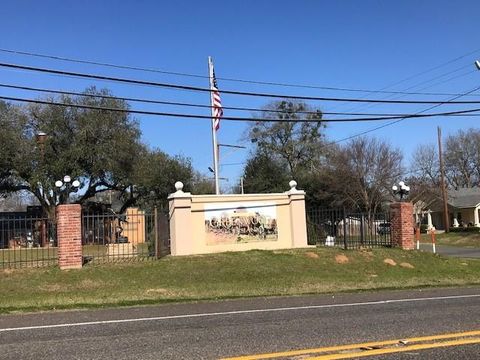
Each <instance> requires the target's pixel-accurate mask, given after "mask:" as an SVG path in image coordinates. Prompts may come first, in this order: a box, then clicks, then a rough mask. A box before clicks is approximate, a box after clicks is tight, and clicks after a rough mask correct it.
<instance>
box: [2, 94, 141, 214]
mask: <svg viewBox="0 0 480 360" xmlns="http://www.w3.org/2000/svg"><path fill="white" fill-rule="evenodd" d="M85 93H88V94H90V95H93V96H61V97H60V98H58V99H53V98H52V99H51V100H56V101H60V102H63V103H65V104H79V105H89V106H96V107H110V108H119V109H124V110H128V105H127V104H126V103H125V102H124V101H122V100H119V99H115V98H101V97H97V96H95V95H110V93H109V91H108V90H97V89H95V88H94V87H93V88H89V89H87V90H86V91H85ZM1 110H2V116H0V118H2V124H3V123H5V122H6V123H8V124H11V128H12V130H11V133H12V134H13V138H12V139H11V140H10V143H13V146H14V147H13V149H15V152H16V153H15V154H13V155H12V156H9V157H7V164H2V165H0V166H1V168H2V172H1V174H0V175H1V180H0V184H1V188H0V190H1V191H2V192H14V191H20V190H24V191H27V192H30V193H32V194H33V195H34V196H35V197H36V198H37V199H38V201H39V202H40V204H41V205H42V207H43V208H44V209H45V210H46V212H47V213H48V214H49V215H50V216H52V217H53V216H54V207H55V204H56V203H57V199H58V197H57V195H58V194H57V193H56V189H55V186H54V184H55V181H56V180H59V179H62V178H63V176H64V175H70V176H71V177H72V178H76V179H79V180H80V182H81V192H80V193H81V195H80V196H78V198H77V201H78V202H80V203H81V202H83V201H85V200H86V199H88V198H90V197H92V196H93V195H94V194H96V193H98V192H102V191H105V190H108V189H115V190H119V191H122V192H124V191H127V189H128V188H129V187H130V185H131V181H130V177H131V174H132V171H133V165H134V164H135V162H136V159H137V158H138V154H139V153H140V152H141V148H142V145H141V144H140V130H139V127H138V123H137V121H135V120H134V119H133V118H132V117H131V116H130V114H128V112H127V113H121V112H112V111H106V110H95V109H80V108H73V107H64V106H58V105H51V104H48V105H32V106H27V107H24V108H23V109H22V111H19V110H18V109H12V108H11V107H10V106H7V107H6V109H5V106H3V107H2V109H1ZM39 132H45V133H46V134H48V136H47V138H46V141H45V142H44V143H43V144H39V143H38V142H37V141H36V137H35V135H36V134H37V133H39ZM2 143H3V142H2ZM6 146H9V145H6ZM6 170H7V171H6ZM59 199H60V202H64V201H65V200H66V195H65V194H61V195H60V197H59Z"/></svg>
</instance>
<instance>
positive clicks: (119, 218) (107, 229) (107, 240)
mask: <svg viewBox="0 0 480 360" xmlns="http://www.w3.org/2000/svg"><path fill="white" fill-rule="evenodd" d="M82 250H83V257H84V260H85V262H87V263H88V262H118V261H130V260H148V259H156V258H159V257H161V256H164V255H166V254H168V253H169V252H170V236H169V221H168V211H167V210H164V209H161V210H157V209H155V210H154V211H153V212H149V213H148V212H144V211H141V210H137V209H129V210H128V211H127V212H126V213H124V214H116V213H114V212H110V213H107V214H105V213H101V214H98V213H90V214H89V213H84V214H83V216H82Z"/></svg>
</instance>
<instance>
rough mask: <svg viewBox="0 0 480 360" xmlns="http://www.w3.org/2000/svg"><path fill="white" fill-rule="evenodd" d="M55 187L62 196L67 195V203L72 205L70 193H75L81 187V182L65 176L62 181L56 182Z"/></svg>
mask: <svg viewBox="0 0 480 360" xmlns="http://www.w3.org/2000/svg"><path fill="white" fill-rule="evenodd" d="M55 186H56V187H57V189H58V190H59V191H60V193H61V194H65V203H66V204H69V203H70V193H72V192H75V191H77V190H78V188H79V187H80V181H78V180H73V181H72V178H71V177H70V175H65V176H64V177H63V181H62V180H57V181H55Z"/></svg>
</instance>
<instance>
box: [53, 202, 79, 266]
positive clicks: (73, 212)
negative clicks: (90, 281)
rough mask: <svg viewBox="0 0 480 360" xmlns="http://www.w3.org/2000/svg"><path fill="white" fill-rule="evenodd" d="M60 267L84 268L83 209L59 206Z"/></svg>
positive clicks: (77, 205)
mask: <svg viewBox="0 0 480 360" xmlns="http://www.w3.org/2000/svg"><path fill="white" fill-rule="evenodd" d="M57 241H58V265H59V266H60V269H62V270H63V269H80V268H81V267H82V260H83V259H82V207H81V206H80V205H79V204H68V205H58V206H57Z"/></svg>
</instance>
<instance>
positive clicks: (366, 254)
mask: <svg viewBox="0 0 480 360" xmlns="http://www.w3.org/2000/svg"><path fill="white" fill-rule="evenodd" d="M360 253H361V254H362V256H363V258H364V259H365V260H367V261H372V260H373V253H372V252H371V251H369V250H362V251H361V252H360Z"/></svg>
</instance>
